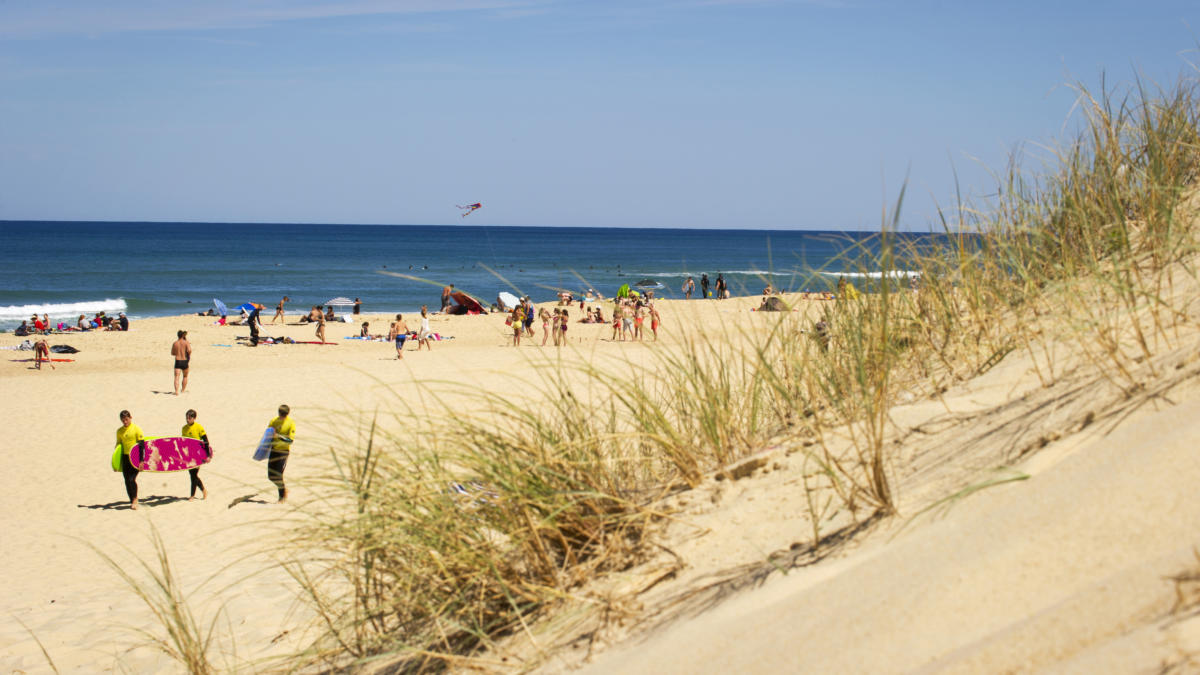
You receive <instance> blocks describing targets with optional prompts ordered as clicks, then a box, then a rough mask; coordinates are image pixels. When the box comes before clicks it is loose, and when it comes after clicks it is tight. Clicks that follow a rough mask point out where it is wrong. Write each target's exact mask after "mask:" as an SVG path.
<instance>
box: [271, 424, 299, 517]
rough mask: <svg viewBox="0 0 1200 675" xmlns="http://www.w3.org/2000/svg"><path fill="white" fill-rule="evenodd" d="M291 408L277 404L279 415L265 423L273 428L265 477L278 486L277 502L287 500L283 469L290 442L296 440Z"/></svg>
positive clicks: (290, 446)
mask: <svg viewBox="0 0 1200 675" xmlns="http://www.w3.org/2000/svg"><path fill="white" fill-rule="evenodd" d="M291 413H292V409H291V408H289V407H287V405H281V406H279V416H278V417H276V418H275V419H273V420H271V422H270V423H269V424H268V425H267V426H269V427H271V429H273V430H274V433H273V434H272V439H273V440H272V441H271V454H270V455H268V456H267V478H268V479H269V480H270V481H271V482H272V483H274V484H275V487H277V488H279V503H280V504H283V503H285V502H287V498H288V491H287V486H286V485H284V483H283V470H284V469H286V468H287V461H288V456H289V455H290V454H291V452H292V442H293V441H295V440H296V421H295V420H293V419H292V418H291V416H290V415H291Z"/></svg>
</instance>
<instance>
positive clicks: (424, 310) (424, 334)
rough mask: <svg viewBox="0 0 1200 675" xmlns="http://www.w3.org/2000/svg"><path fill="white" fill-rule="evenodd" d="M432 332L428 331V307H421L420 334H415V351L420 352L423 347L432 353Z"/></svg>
mask: <svg viewBox="0 0 1200 675" xmlns="http://www.w3.org/2000/svg"><path fill="white" fill-rule="evenodd" d="M430 342H433V331H431V330H429V307H427V306H425V305H421V332H419V333H417V351H421V347H422V346H424V347H425V348H426V349H428V350H429V351H433V345H431V344H429V343H430Z"/></svg>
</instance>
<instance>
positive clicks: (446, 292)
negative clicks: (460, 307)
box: [441, 284, 454, 312]
mask: <svg viewBox="0 0 1200 675" xmlns="http://www.w3.org/2000/svg"><path fill="white" fill-rule="evenodd" d="M453 292H454V284H450V285H449V286H442V309H441V311H442V312H445V311H446V308H447V307H449V306H450V294H451V293H453Z"/></svg>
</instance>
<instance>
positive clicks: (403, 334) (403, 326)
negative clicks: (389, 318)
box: [388, 314, 408, 359]
mask: <svg viewBox="0 0 1200 675" xmlns="http://www.w3.org/2000/svg"><path fill="white" fill-rule="evenodd" d="M407 339H408V324H407V323H404V316H403V315H400V314H397V315H396V320H395V321H393V322H392V327H391V329H390V330H388V341H389V342H392V341H394V342H395V343H396V358H397V359H402V358H404V341H405V340H407Z"/></svg>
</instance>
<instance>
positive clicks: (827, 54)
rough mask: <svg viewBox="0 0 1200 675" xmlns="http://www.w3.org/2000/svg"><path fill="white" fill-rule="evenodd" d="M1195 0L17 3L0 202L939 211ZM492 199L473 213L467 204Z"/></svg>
mask: <svg viewBox="0 0 1200 675" xmlns="http://www.w3.org/2000/svg"><path fill="white" fill-rule="evenodd" d="M1196 17H1200V12H1197V11H1196V4H1195V1H1194V0H1188V1H1187V2H1183V1H1163V2H1153V1H1150V2H1133V1H1130V2H1113V1H1108V0H1098V1H1088V2H1082V1H1079V2H1076V1H1071V2H1065V1H1064V2H1054V1H1053V0H1047V1H1045V2H1024V1H1018V2H965V1H960V2H950V1H933V0H928V1H926V0H914V1H912V2H899V1H894V2H886V1H874V0H861V1H860V0H823V1H812V2H788V1H786V0H777V1H761V2H758V1H754V0H707V1H706V0H643V1H641V2H626V1H624V0H605V1H589V2H584V1H579V0H576V1H571V0H346V1H344V2H317V1H314V0H237V1H235V0H213V1H209V2H163V1H150V0H107V1H106V2H95V1H94V0H40V1H35V0H0V219H3V220H22V219H51V220H183V221H222V222H224V221H233V222H306V223H313V222H315V223H388V224H401V223H410V224H457V223H464V222H465V223H468V224H477V225H482V224H490V225H561V226H629V227H705V228H708V227H712V228H772V229H775V228H779V229H793V228H807V229H873V228H877V227H878V225H879V223H880V220H881V212H882V211H883V209H884V208H887V207H889V206H890V205H892V204H893V202H894V200H895V198H896V196H897V193H898V191H899V188H900V186H901V183H902V182H903V181H904V180H905V179H906V177H907V180H908V196H907V197H906V203H905V208H904V210H903V213H902V221H903V223H904V224H905V226H906V227H908V228H912V229H918V230H921V229H926V228H927V227H928V226H929V224H930V223H931V222H932V218H933V213H934V208H933V205H934V204H935V203H942V204H943V205H948V204H949V202H950V200H952V199H953V195H954V180H955V172H957V176H958V180H959V181H960V183H961V184H962V186H963V189H964V190H965V191H967V192H968V193H970V194H986V193H987V192H989V191H990V190H991V187H992V180H991V179H990V178H989V170H990V169H1000V168H1003V166H1004V164H1005V162H1006V160H1007V157H1008V155H1009V153H1010V152H1012V151H1013V150H1014V149H1015V148H1017V147H1019V146H1021V145H1022V144H1023V147H1024V148H1025V151H1026V154H1027V155H1029V163H1030V164H1031V165H1036V162H1038V161H1040V160H1041V159H1043V158H1047V157H1049V153H1048V152H1047V151H1046V150H1043V149H1042V147H1043V145H1045V144H1049V143H1051V142H1053V141H1054V140H1055V139H1063V138H1065V137H1067V136H1069V134H1070V130H1071V129H1072V128H1073V125H1074V124H1076V123H1077V120H1075V119H1074V118H1072V117H1071V110H1072V103H1073V101H1074V99H1075V92H1074V91H1073V90H1072V88H1071V87H1070V86H1069V85H1070V84H1071V83H1073V82H1076V81H1081V82H1083V83H1085V84H1087V85H1089V86H1092V87H1096V86H1098V83H1099V78H1100V75H1101V73H1105V74H1106V75H1107V78H1108V80H1109V82H1110V83H1128V82H1130V81H1131V80H1132V79H1133V77H1134V76H1135V75H1140V76H1142V77H1144V78H1145V79H1146V80H1148V81H1151V82H1158V83H1161V84H1164V85H1167V84H1171V83H1173V82H1174V81H1175V80H1176V79H1178V77H1179V76H1180V74H1181V73H1185V72H1186V73H1190V74H1191V76H1193V77H1194V76H1196V75H1197V71H1196V70H1195V68H1194V67H1193V66H1192V65H1191V64H1193V63H1197V62H1200V59H1198V58H1197V56H1198V54H1197V52H1196V46H1197V35H1198V34H1197V32H1196V26H1193V25H1190V24H1189V23H1188V20H1189V19H1195V18H1196ZM474 201H479V202H482V203H483V204H484V208H483V209H481V210H479V211H477V212H475V213H473V214H472V215H471V216H470V217H469V218H467V219H465V220H463V219H461V218H459V216H458V214H459V211H458V210H457V209H456V208H455V204H465V203H469V202H474Z"/></svg>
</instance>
